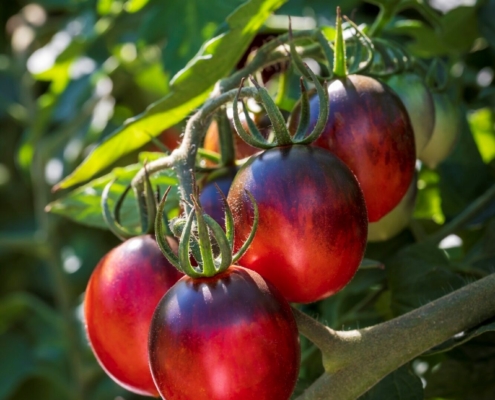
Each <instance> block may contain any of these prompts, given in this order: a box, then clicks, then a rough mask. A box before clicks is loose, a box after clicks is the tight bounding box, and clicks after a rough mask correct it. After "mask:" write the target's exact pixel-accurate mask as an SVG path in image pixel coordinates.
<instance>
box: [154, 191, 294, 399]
mask: <svg viewBox="0 0 495 400" xmlns="http://www.w3.org/2000/svg"><path fill="white" fill-rule="evenodd" d="M166 195H167V194H165V196H164V198H163V199H162V202H161V203H160V205H159V210H158V215H161V214H162V213H163V208H164V204H165V200H166ZM248 196H249V197H250V198H251V200H252V201H253V203H252V205H253V207H254V210H255V214H256V217H255V221H254V223H253V226H252V230H251V233H250V234H249V235H248V237H247V240H246V242H245V243H244V245H243V246H242V247H241V249H240V251H239V252H237V253H235V254H233V250H232V246H233V226H232V222H233V221H232V218H233V217H232V213H231V211H230V209H229V207H228V205H227V203H226V200H225V198H224V203H225V210H226V212H225V221H226V223H225V232H224V230H223V229H222V227H220V225H219V224H218V223H217V222H216V221H215V220H214V219H213V218H211V217H210V216H209V215H207V214H205V213H204V210H203V209H202V207H201V205H200V203H199V202H198V201H197V200H196V198H195V197H193V198H192V201H193V210H187V211H188V216H187V218H186V219H185V220H184V219H182V220H176V221H175V224H176V225H178V226H181V234H180V238H181V240H180V242H179V251H178V256H176V255H175V254H174V253H173V251H172V250H171V248H170V246H169V245H168V243H167V241H165V240H164V236H163V227H162V223H161V220H160V219H159V218H158V219H157V223H156V224H157V226H156V237H157V242H158V243H159V245H160V248H161V249H162V251H163V253H164V254H165V255H166V256H167V258H168V259H169V261H170V262H171V263H173V264H174V265H175V266H176V267H177V268H179V269H181V270H182V271H183V272H184V273H186V274H187V275H188V276H185V277H184V278H182V279H181V280H179V281H178V282H177V283H176V284H175V285H174V286H173V287H172V288H171V289H170V290H169V291H168V292H167V294H166V295H165V296H164V297H163V298H162V300H161V301H160V303H159V305H158V306H157V308H156V311H155V313H154V315H153V320H152V323H151V328H150V334H149V359H150V368H151V373H152V376H153V380H154V382H155V384H156V387H157V388H158V391H159V393H160V395H161V396H162V397H163V398H166V399H167V400H174V399H195V400H224V399H241V400H242V399H245V400H247V399H253V400H254V399H257V400H258V399H259V400H273V399H280V400H288V399H289V398H290V395H291V393H292V391H293V389H294V387H295V384H296V381H297V376H298V372H299V361H300V347H299V339H298V331H297V326H296V323H295V320H294V316H293V315H292V312H291V308H290V306H289V304H288V303H287V301H286V300H285V299H284V298H283V296H282V295H281V294H280V293H279V292H278V290H277V289H276V288H275V287H274V286H272V285H271V284H270V283H268V282H267V281H265V280H264V279H263V278H262V277H261V276H260V275H259V274H258V273H256V272H254V271H250V270H247V269H245V268H242V267H240V266H237V265H234V263H236V262H237V261H238V260H239V258H240V257H241V256H242V254H243V253H244V251H245V250H246V248H247V247H248V246H249V244H250V243H251V241H252V238H253V237H254V232H255V231H256V226H257V223H258V222H257V221H258V214H257V207H256V204H255V203H254V199H253V198H252V196H250V195H249V194H248ZM193 221H194V224H195V226H196V227H197V232H196V234H195V235H194V236H191V235H192V233H191V230H192V226H193ZM172 231H178V229H174V228H173V229H172ZM210 235H211V237H210ZM212 241H214V242H215V243H216V244H217V245H218V249H219V250H218V254H214V252H213V251H212ZM191 243H194V244H196V245H197V247H196V251H195V249H194V248H193V249H192V255H193V256H194V258H195V261H196V263H197V266H193V265H192V264H191V260H190V248H191ZM246 346H247V347H246ZM185 378H187V381H186V380H185ZM198 388H200V390H198Z"/></svg>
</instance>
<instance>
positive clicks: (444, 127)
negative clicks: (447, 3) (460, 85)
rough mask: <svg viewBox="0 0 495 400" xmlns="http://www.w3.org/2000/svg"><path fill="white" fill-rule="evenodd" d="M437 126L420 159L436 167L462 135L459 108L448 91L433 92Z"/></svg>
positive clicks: (431, 166)
mask: <svg viewBox="0 0 495 400" xmlns="http://www.w3.org/2000/svg"><path fill="white" fill-rule="evenodd" d="M433 102H434V104H435V128H434V129H433V135H432V137H431V139H430V141H429V142H428V144H427V145H426V148H425V149H424V150H423V152H422V153H421V156H420V157H419V159H420V160H421V161H423V162H424V163H425V164H426V165H428V167H430V168H436V167H437V165H438V164H440V163H441V162H442V161H443V160H445V159H446V158H447V156H448V155H449V154H450V153H451V151H452V150H453V148H454V146H455V144H456V143H457V140H458V139H459V137H460V135H461V127H462V125H461V121H460V113H459V108H458V107H456V105H455V104H454V102H453V101H452V99H451V98H450V97H449V95H448V94H447V93H435V92H434V93H433Z"/></svg>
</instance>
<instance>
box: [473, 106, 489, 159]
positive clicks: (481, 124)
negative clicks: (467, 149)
mask: <svg viewBox="0 0 495 400" xmlns="http://www.w3.org/2000/svg"><path fill="white" fill-rule="evenodd" d="M468 121H469V126H470V127H471V130H472V132H473V136H474V140H475V141H476V144H477V145H478V149H479V151H480V153H481V156H482V157H483V161H484V162H485V163H489V162H490V161H491V160H493V158H495V119H494V118H493V113H492V111H491V110H490V109H489V108H482V109H480V110H476V111H474V112H472V113H470V114H469V115H468Z"/></svg>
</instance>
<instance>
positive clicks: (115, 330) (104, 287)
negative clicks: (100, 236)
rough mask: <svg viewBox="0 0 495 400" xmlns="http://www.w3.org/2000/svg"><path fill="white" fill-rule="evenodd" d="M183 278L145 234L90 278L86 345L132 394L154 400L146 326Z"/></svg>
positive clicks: (107, 258)
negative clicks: (176, 283)
mask: <svg viewBox="0 0 495 400" xmlns="http://www.w3.org/2000/svg"><path fill="white" fill-rule="evenodd" d="M169 243H170V244H171V245H172V246H174V247H177V244H176V243H175V242H173V240H172V239H170V240H169ZM182 276H183V274H182V273H180V272H179V271H178V270H177V269H176V268H175V267H173V266H172V265H171V264H170V263H169V262H168V260H167V259H166V258H165V256H164V255H163V254H162V252H161V251H160V248H159V247H158V245H157V243H156V241H155V239H154V238H153V237H152V236H149V235H145V236H138V237H135V238H132V239H129V240H126V241H125V242H123V243H122V244H120V245H119V246H117V247H115V248H114V249H112V250H111V251H110V252H109V253H107V254H106V255H105V256H104V257H103V258H102V259H101V261H100V262H99V263H98V265H97V266H96V268H95V270H94V271H93V274H92V275H91V278H90V280H89V283H88V287H87V289H86V296H85V299H84V316H85V322H86V332H87V334H88V338H89V342H90V344H91V347H92V349H93V352H94V354H95V356H96V359H97V360H98V362H99V363H100V365H101V366H102V368H103V369H104V370H105V371H106V372H107V374H108V375H110V377H111V378H112V379H113V380H115V381H116V382H117V383H119V384H120V385H121V386H123V387H124V388H126V389H127V390H129V391H131V392H134V393H137V394H140V395H146V396H158V391H157V389H156V387H155V384H154V383H153V379H152V377H151V372H150V369H149V365H148V333H149V327H150V323H151V318H152V316H153V311H154V310H155V308H156V306H157V304H158V302H159V301H160V299H161V298H162V297H163V295H164V294H165V293H166V292H167V290H168V289H169V288H170V287H171V286H172V285H173V284H174V283H175V282H176V281H177V280H178V279H180V278H181V277H182Z"/></svg>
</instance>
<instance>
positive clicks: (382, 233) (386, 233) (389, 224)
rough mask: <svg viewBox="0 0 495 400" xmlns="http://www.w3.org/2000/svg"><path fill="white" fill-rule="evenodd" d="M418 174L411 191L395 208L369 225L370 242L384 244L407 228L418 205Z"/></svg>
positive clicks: (408, 191) (412, 183) (409, 190)
mask: <svg viewBox="0 0 495 400" xmlns="http://www.w3.org/2000/svg"><path fill="white" fill-rule="evenodd" d="M417 175H418V174H417V173H416V174H415V176H414V179H413V181H412V182H411V185H410V186H409V189H407V192H406V194H405V195H404V197H403V198H402V200H401V201H400V202H399V204H397V205H396V206H395V208H394V209H393V210H392V211H390V212H389V213H388V214H387V215H385V216H384V217H383V218H382V219H380V221H377V222H372V223H370V224H369V225H368V241H370V242H382V241H385V240H388V239H390V238H392V237H394V236H396V235H397V234H399V233H400V232H401V231H402V230H403V229H405V228H406V227H407V225H408V224H409V221H410V220H411V217H412V215H413V212H414V206H415V205H416V195H417V193H418V186H417V184H418V176H417Z"/></svg>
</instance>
